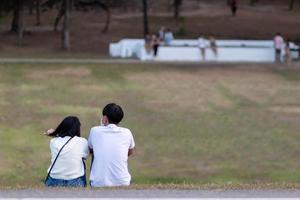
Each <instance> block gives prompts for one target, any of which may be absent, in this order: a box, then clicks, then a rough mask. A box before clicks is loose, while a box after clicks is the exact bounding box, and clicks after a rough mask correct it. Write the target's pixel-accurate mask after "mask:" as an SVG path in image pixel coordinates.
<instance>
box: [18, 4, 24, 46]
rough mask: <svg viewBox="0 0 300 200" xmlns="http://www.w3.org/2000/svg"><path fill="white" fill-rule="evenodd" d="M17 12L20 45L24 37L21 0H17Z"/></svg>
mask: <svg viewBox="0 0 300 200" xmlns="http://www.w3.org/2000/svg"><path fill="white" fill-rule="evenodd" d="M18 4H19V14H18V17H19V19H18V45H19V46H22V44H23V37H24V5H23V2H22V0H18Z"/></svg>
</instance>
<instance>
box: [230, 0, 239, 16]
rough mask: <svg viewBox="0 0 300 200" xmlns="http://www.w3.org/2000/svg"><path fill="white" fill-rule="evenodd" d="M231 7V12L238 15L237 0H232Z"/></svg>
mask: <svg viewBox="0 0 300 200" xmlns="http://www.w3.org/2000/svg"><path fill="white" fill-rule="evenodd" d="M230 8H231V13H232V16H233V17H234V16H236V11H237V8H238V7H237V0H230Z"/></svg>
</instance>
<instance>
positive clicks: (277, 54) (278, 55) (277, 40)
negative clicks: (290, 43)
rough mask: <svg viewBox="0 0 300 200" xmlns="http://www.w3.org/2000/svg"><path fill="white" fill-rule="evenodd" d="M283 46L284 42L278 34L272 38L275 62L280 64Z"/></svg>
mask: <svg viewBox="0 0 300 200" xmlns="http://www.w3.org/2000/svg"><path fill="white" fill-rule="evenodd" d="M283 46H284V40H283V38H282V36H281V34H280V33H277V34H276V36H275V37H274V48H275V62H281V51H282V48H283Z"/></svg>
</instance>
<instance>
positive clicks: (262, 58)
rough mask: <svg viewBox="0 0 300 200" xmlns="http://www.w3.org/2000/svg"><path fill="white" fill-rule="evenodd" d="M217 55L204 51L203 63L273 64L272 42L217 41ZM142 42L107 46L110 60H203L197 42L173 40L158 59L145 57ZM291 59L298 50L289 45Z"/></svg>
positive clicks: (134, 40)
mask: <svg viewBox="0 0 300 200" xmlns="http://www.w3.org/2000/svg"><path fill="white" fill-rule="evenodd" d="M216 43H217V46H218V56H215V55H214V54H213V52H212V51H211V49H210V48H207V49H206V57H205V61H215V62H274V60H275V51H274V47H273V41H271V40H217V41H216ZM144 44H145V43H144V40H143V39H123V40H121V41H119V42H118V43H112V44H110V46H109V53H110V56H112V57H121V58H129V57H136V58H139V59H140V60H153V59H154V60H157V61H199V62H200V61H204V59H203V58H202V57H201V53H200V50H199V48H198V47H197V46H198V41H197V40H174V41H172V43H171V45H170V46H160V47H159V49H158V55H157V57H155V58H154V57H153V54H152V53H151V54H147V53H146V50H145V48H144ZM291 47H292V58H293V59H298V57H299V53H298V50H299V47H298V46H297V45H295V44H293V43H292V45H291Z"/></svg>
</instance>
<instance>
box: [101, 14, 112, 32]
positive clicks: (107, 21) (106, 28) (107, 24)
mask: <svg viewBox="0 0 300 200" xmlns="http://www.w3.org/2000/svg"><path fill="white" fill-rule="evenodd" d="M109 24H110V9H107V10H106V23H105V27H104V29H103V31H102V32H103V33H106V32H107V31H108V28H109Z"/></svg>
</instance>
